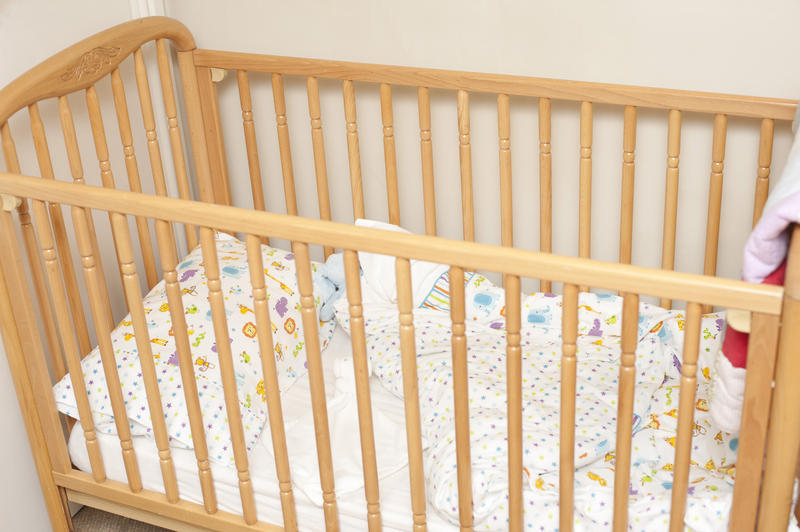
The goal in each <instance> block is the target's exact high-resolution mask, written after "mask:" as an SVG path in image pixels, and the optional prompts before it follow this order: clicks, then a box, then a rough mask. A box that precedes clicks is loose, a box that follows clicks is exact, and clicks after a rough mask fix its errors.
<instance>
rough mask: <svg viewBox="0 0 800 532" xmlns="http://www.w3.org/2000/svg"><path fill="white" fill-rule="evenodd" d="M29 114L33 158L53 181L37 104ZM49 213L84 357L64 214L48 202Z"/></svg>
mask: <svg viewBox="0 0 800 532" xmlns="http://www.w3.org/2000/svg"><path fill="white" fill-rule="evenodd" d="M28 113H29V116H30V120H31V132H32V133H33V144H34V148H35V150H36V159H37V161H38V163H39V171H40V172H41V174H42V177H43V178H44V179H50V180H55V174H54V172H53V163H52V161H51V159H50V148H49V147H48V146H47V137H46V136H45V131H44V124H43V123H42V119H41V116H40V115H39V107H38V106H37V105H36V104H33V105H31V106H30V107H29V108H28ZM48 210H49V214H50V219H51V223H52V224H53V233H54V236H55V241H56V250H57V252H58V260H59V262H60V263H61V269H62V272H63V275H64V284H65V286H66V287H67V299H68V301H69V308H70V312H71V315H72V319H73V322H74V324H75V330H76V332H77V334H78V344H79V345H80V348H81V353H82V354H83V355H84V356H85V355H86V354H87V353H89V351H91V350H92V345H91V342H90V341H89V332H88V329H87V327H86V316H85V314H84V312H83V302H82V301H81V296H80V292H79V290H78V278H77V276H76V275H75V267H74V265H73V264H72V255H71V254H70V250H69V247H68V246H69V241H68V240H67V229H66V225H65V224H64V215H63V213H62V212H61V206H60V205H59V204H57V203H53V202H51V203H49V204H48Z"/></svg>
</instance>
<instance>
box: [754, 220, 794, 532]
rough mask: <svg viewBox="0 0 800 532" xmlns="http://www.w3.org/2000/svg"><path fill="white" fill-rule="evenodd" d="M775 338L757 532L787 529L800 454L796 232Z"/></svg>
mask: <svg viewBox="0 0 800 532" xmlns="http://www.w3.org/2000/svg"><path fill="white" fill-rule="evenodd" d="M784 289H785V292H784V300H783V312H782V316H781V333H780V340H779V341H778V360H777V363H776V366H775V388H774V389H773V392H772V404H771V405H770V416H769V418H770V424H769V432H768V435H767V458H766V466H765V468H764V479H763V484H762V489H761V498H760V505H759V511H758V530H759V531H764V532H766V531H770V530H784V529H786V527H787V526H788V524H789V514H790V510H791V506H792V491H793V487H794V479H795V475H796V473H797V458H798V451H800V418H798V416H797V405H798V403H800V386H797V375H799V374H800V360H798V357H797V346H798V345H800V327H798V324H800V226H798V225H795V226H794V228H793V230H792V238H791V244H790V247H789V258H788V265H787V268H786V279H785V281H784Z"/></svg>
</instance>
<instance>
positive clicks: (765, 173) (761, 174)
mask: <svg viewBox="0 0 800 532" xmlns="http://www.w3.org/2000/svg"><path fill="white" fill-rule="evenodd" d="M774 134H775V121H774V120H772V119H771V118H765V119H764V120H762V121H761V136H760V138H759V142H758V171H757V173H756V195H755V206H754V207H753V226H754V227H755V225H756V223H758V220H759V218H761V212H762V211H763V210H764V203H766V201H767V194H769V167H770V164H772V139H773V136H774Z"/></svg>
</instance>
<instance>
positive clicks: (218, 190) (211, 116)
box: [190, 67, 232, 205]
mask: <svg viewBox="0 0 800 532" xmlns="http://www.w3.org/2000/svg"><path fill="white" fill-rule="evenodd" d="M195 71H196V79H197V86H198V90H199V93H198V95H199V97H200V109H201V112H202V116H203V128H204V129H205V138H206V141H207V142H208V162H209V167H210V168H211V176H212V185H213V187H214V200H215V202H216V203H220V204H223V205H232V202H231V183H230V180H229V178H228V162H227V160H226V157H225V139H224V138H223V136H222V119H221V117H220V114H219V95H218V94H217V84H216V83H214V82H213V81H212V80H211V69H209V68H206V67H196V68H195ZM190 115H191V112H190Z"/></svg>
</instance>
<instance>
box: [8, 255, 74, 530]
mask: <svg viewBox="0 0 800 532" xmlns="http://www.w3.org/2000/svg"><path fill="white" fill-rule="evenodd" d="M53 254H54V255H55V252H53ZM11 301H12V300H11V294H10V292H9V289H8V283H7V282H6V276H5V273H4V272H3V268H2V267H0V334H2V338H3V344H4V346H5V354H6V359H7V360H8V366H9V369H10V370H11V378H12V380H13V382H14V390H15V392H16V394H17V401H18V403H19V406H20V413H21V415H22V420H23V422H24V424H25V430H26V432H27V434H28V441H29V443H30V446H31V451H32V455H33V461H34V465H35V466H36V473H37V475H38V477H39V484H40V486H41V488H42V495H43V498H44V503H45V507H46V508H47V513H48V517H49V518H50V524H51V526H52V528H53V530H54V531H58V532H72V531H73V526H72V520H71V518H70V513H69V512H68V511H67V508H65V505H64V504H63V500H62V497H61V495H62V494H61V490H60V489H59V488H58V487H57V486H56V484H55V482H54V481H53V476H52V471H53V465H52V462H51V461H50V457H49V455H48V443H50V444H52V443H53V442H48V441H47V439H46V436H45V434H44V431H43V428H42V425H41V423H40V420H39V416H38V412H37V411H36V406H35V403H36V400H35V397H34V393H33V385H32V384H31V381H30V379H29V378H28V372H27V364H26V360H25V356H24V355H25V352H24V350H23V347H22V341H21V340H20V335H19V331H18V329H17V322H16V320H15V318H14V308H13V304H12V302H11Z"/></svg>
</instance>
